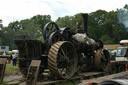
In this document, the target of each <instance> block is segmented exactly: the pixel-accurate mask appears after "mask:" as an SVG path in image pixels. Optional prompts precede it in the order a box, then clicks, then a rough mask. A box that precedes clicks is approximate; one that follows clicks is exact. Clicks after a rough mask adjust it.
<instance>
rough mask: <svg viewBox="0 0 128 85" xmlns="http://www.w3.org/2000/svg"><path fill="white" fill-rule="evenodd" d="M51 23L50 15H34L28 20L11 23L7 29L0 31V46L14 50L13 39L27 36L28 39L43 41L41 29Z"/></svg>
mask: <svg viewBox="0 0 128 85" xmlns="http://www.w3.org/2000/svg"><path fill="white" fill-rule="evenodd" d="M49 21H51V17H50V15H36V16H33V17H32V18H30V19H24V20H21V21H14V22H11V23H10V24H9V25H8V27H6V28H3V29H2V31H0V32H1V33H0V45H7V46H9V47H10V48H11V49H15V48H16V46H15V44H14V40H15V39H21V38H22V37H21V36H23V35H27V36H28V38H29V39H34V40H35V39H38V40H43V36H42V29H43V27H44V25H45V24H46V23H47V22H49Z"/></svg>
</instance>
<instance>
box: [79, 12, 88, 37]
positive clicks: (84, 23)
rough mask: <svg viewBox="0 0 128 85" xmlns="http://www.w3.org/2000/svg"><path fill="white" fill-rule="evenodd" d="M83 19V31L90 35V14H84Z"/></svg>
mask: <svg viewBox="0 0 128 85" xmlns="http://www.w3.org/2000/svg"><path fill="white" fill-rule="evenodd" d="M81 15H82V18H83V30H84V32H85V33H86V34H87V35H88V14H86V13H82V14H81Z"/></svg>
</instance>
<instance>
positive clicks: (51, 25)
mask: <svg viewBox="0 0 128 85" xmlns="http://www.w3.org/2000/svg"><path fill="white" fill-rule="evenodd" d="M56 30H59V28H58V26H57V24H56V23H54V22H48V23H47V24H46V25H45V26H44V29H43V36H44V39H45V40H46V39H48V37H49V35H50V34H51V33H52V32H53V31H56Z"/></svg>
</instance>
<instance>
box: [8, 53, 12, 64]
mask: <svg viewBox="0 0 128 85" xmlns="http://www.w3.org/2000/svg"><path fill="white" fill-rule="evenodd" d="M11 61H12V54H11V55H10V57H9V60H8V62H9V64H11Z"/></svg>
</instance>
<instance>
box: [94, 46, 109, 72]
mask: <svg viewBox="0 0 128 85" xmlns="http://www.w3.org/2000/svg"><path fill="white" fill-rule="evenodd" d="M94 61H95V66H96V68H97V69H98V70H103V71H106V70H107V69H108V68H109V67H108V66H109V64H110V54H109V52H108V51H107V50H105V49H99V50H97V52H96V55H95V58H94Z"/></svg>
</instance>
